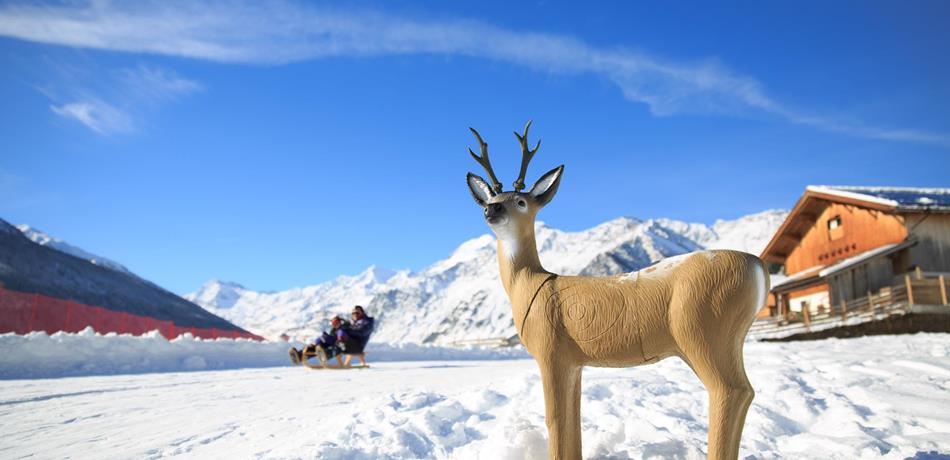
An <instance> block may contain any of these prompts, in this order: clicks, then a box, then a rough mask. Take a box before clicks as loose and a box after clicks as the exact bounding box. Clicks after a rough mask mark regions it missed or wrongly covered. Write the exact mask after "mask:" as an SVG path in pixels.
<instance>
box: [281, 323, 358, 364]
mask: <svg viewBox="0 0 950 460" xmlns="http://www.w3.org/2000/svg"><path fill="white" fill-rule="evenodd" d="M349 326H350V323H349V322H348V321H346V320H344V319H343V318H341V317H340V316H339V315H337V316H334V317H333V319H331V320H330V332H327V331H323V334H321V335H320V337H318V338H317V340H315V341H314V343H313V344H312V345H307V347H306V348H304V349H303V350H297V348H291V349H290V361H291V362H293V363H294V364H300V362H301V361H303V356H304V353H307V354H311V355H312V354H316V355H317V359H319V360H320V363H321V364H326V362H327V360H329V359H331V358H333V357H334V356H336V354H337V353H338V352H339V348H338V345H340V344H341V343H340V341H339V340H340V338H341V337H345V336H344V335H343V328H345V327H349Z"/></svg>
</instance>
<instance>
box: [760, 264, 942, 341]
mask: <svg viewBox="0 0 950 460" xmlns="http://www.w3.org/2000/svg"><path fill="white" fill-rule="evenodd" d="M947 275H948V274H945V273H928V272H921V271H919V270H918V271H917V272H914V273H913V274H907V275H904V276H900V277H897V278H895V280H894V284H893V285H891V286H886V287H883V288H881V289H880V290H879V291H878V292H876V293H871V292H869V293H868V295H867V296H865V297H861V298H859V299H851V300H849V301H847V302H841V303H840V304H839V305H835V306H833V307H831V308H829V309H824V310H822V311H819V312H811V311H809V310H803V311H801V312H788V314H787V315H785V316H772V317H768V318H763V319H760V320H758V321H756V322H755V323H753V324H752V327H751V328H750V329H749V335H748V337H749V338H750V339H752V340H767V339H781V338H786V337H791V336H797V335H799V334H808V333H811V332H818V331H826V330H829V329H834V328H844V327H849V326H856V325H859V324H863V323H869V322H872V321H880V320H885V319H887V318H890V317H893V316H902V315H907V314H911V313H922V314H947V315H950V304H948V302H947V279H948V278H950V276H947Z"/></svg>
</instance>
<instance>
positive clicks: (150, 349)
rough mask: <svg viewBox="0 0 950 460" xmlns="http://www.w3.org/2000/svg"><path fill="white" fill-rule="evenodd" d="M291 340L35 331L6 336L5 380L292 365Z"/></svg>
mask: <svg viewBox="0 0 950 460" xmlns="http://www.w3.org/2000/svg"><path fill="white" fill-rule="evenodd" d="M292 345H296V346H297V347H300V346H301V344H299V343H298V344H288V343H286V342H256V341H253V340H246V339H238V340H234V339H216V340H208V339H198V338H194V337H192V336H191V334H185V335H183V336H180V337H178V338H177V339H175V340H171V341H169V340H166V339H165V338H164V337H162V336H161V335H160V334H159V333H158V331H152V332H150V333H148V334H145V335H142V336H133V335H125V334H123V335H117V334H115V333H110V334H105V335H102V334H98V333H96V332H94V331H93V330H92V328H87V329H86V330H84V331H82V332H79V333H77V334H69V333H65V332H57V333H55V334H53V335H48V334H47V333H45V332H33V333H30V334H27V335H18V334H13V333H9V334H0V379H28V378H48V377H75V376H83V375H111V374H139V373H145V372H181V371H201V370H222V369H239V368H254V367H273V366H289V365H290V360H289V358H288V357H287V349H288V348H290V346H292ZM367 353H368V354H367V359H368V360H369V361H370V362H382V361H431V360H456V361H457V360H476V359H482V360H483V359H508V358H525V357H527V356H528V355H527V354H526V353H525V352H524V351H523V350H522V349H508V350H493V349H481V348H469V349H453V348H438V347H426V346H419V345H401V346H391V345H386V344H374V343H372V342H370V345H369V346H368V347H367Z"/></svg>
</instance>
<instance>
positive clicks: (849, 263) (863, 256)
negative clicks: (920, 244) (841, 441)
mask: <svg viewBox="0 0 950 460" xmlns="http://www.w3.org/2000/svg"><path fill="white" fill-rule="evenodd" d="M912 244H914V242H913V241H906V240H905V241H902V242H900V243H893V244H885V245H884V246H880V247H877V248H874V249H871V250H870V251H864V252H862V253H860V254H858V255H855V256H851V257H848V258H847V259H843V260H841V261H840V262H838V263H836V264H834V265H832V266H830V267H828V268H826V269H824V270H822V271H820V272H818V276H820V277H822V278H824V277H826V276H828V275H831V274H834V273H838V272H840V271H842V270H844V269H847V268H850V267H853V266H855V265H859V264H861V263H862V262H865V261H867V260H870V259H873V258H875V257H877V256H880V255H884V254H889V253H891V252H894V251H898V250H900V249H904V248H906V247H908V246H911V245H912Z"/></svg>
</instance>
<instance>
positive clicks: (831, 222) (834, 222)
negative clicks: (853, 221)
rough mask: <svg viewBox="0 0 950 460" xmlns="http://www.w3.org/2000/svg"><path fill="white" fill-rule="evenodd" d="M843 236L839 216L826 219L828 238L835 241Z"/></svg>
mask: <svg viewBox="0 0 950 460" xmlns="http://www.w3.org/2000/svg"><path fill="white" fill-rule="evenodd" d="M842 236H844V228H843V227H842V226H841V216H834V217H832V218H831V219H828V238H829V239H832V240H837V239H838V238H841V237H842Z"/></svg>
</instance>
